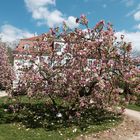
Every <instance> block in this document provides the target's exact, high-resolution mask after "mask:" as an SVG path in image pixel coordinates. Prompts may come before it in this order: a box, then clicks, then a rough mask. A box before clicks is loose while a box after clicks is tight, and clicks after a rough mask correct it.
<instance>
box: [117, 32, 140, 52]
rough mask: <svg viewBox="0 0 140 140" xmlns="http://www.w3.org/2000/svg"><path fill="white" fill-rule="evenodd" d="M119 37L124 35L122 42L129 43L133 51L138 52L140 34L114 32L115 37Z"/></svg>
mask: <svg viewBox="0 0 140 140" xmlns="http://www.w3.org/2000/svg"><path fill="white" fill-rule="evenodd" d="M121 35H124V36H125V38H124V40H125V41H126V42H131V43H132V46H133V50H136V51H140V32H139V31H137V32H127V31H125V30H123V31H120V32H116V36H117V37H118V38H120V36H121Z"/></svg>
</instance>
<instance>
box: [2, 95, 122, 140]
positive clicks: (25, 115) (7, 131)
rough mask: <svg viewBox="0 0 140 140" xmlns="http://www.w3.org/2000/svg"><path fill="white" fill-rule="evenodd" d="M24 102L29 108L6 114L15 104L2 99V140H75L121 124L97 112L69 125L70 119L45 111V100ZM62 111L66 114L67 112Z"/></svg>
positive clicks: (117, 118) (109, 116) (90, 112)
mask: <svg viewBox="0 0 140 140" xmlns="http://www.w3.org/2000/svg"><path fill="white" fill-rule="evenodd" d="M22 99H23V101H22V103H23V104H24V105H26V108H25V110H24V111H23V110H22V111H21V112H18V113H11V112H10V111H7V108H8V106H9V105H10V104H11V103H12V102H13V101H9V100H7V98H6V97H4V98H1V99H0V140H31V139H32V140H65V139H74V138H75V137H77V136H79V135H86V134H89V133H94V132H99V131H103V130H106V129H109V128H111V127H114V126H115V125H117V124H118V123H119V122H121V119H120V117H118V116H117V117H116V116H114V115H113V114H112V115H111V114H110V112H102V113H103V114H102V116H98V115H99V114H96V115H95V114H94V113H97V111H95V110H90V111H89V112H88V111H87V112H86V113H85V114H83V119H82V120H79V119H77V118H74V119H72V120H71V121H70V122H69V120H67V119H62V118H61V119H60V118H57V117H54V116H53V114H51V113H52V112H51V111H50V110H49V109H46V108H45V107H44V104H43V102H44V101H45V99H44V101H43V100H38V101H36V100H32V101H30V104H29V101H28V100H27V99H26V97H23V98H22ZM31 103H32V105H31ZM62 110H63V111H64V112H65V111H66V110H65V108H62ZM63 111H62V113H63ZM100 113H101V112H100ZM44 114H47V115H44ZM100 115H101V114H100ZM39 116H40V118H39V119H37V117H39ZM84 116H85V117H84ZM93 116H94V117H93ZM40 122H41V123H40Z"/></svg>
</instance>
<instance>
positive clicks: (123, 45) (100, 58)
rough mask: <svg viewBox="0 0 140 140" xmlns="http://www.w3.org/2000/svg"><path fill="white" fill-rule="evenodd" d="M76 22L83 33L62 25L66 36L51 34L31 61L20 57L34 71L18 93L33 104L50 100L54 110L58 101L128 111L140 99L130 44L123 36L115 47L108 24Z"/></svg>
mask: <svg viewBox="0 0 140 140" xmlns="http://www.w3.org/2000/svg"><path fill="white" fill-rule="evenodd" d="M76 22H77V24H79V27H80V26H84V28H82V27H81V29H80V28H75V29H74V30H71V29H69V28H68V26H67V25H66V23H63V30H59V28H54V29H50V31H49V32H48V33H46V34H44V35H43V36H42V38H41V39H39V40H36V41H35V42H34V46H35V47H34V48H31V49H30V50H28V51H29V53H30V56H27V55H26V56H25V55H24V56H22V58H23V59H25V60H26V61H29V62H30V66H28V67H27V66H26V67H23V68H22V72H23V73H22V75H21V80H20V83H19V87H18V90H19V91H20V89H21V88H22V89H23V87H24V90H25V91H26V92H25V93H26V94H27V96H28V97H30V98H31V97H36V96H40V97H44V96H47V97H48V98H50V99H51V101H52V103H53V105H54V107H55V109H56V110H57V104H56V102H55V100H56V99H61V102H62V103H64V104H65V103H68V104H69V105H70V106H72V107H77V108H79V110H81V111H82V110H83V109H85V108H89V107H97V108H102V109H109V110H112V109H114V107H116V106H118V105H119V106H121V105H124V104H125V102H128V101H129V99H130V97H132V96H133V97H134V95H135V94H139V93H140V77H139V76H138V75H139V74H140V70H139V69H138V67H137V65H136V63H138V62H136V59H135V61H134V60H133V58H132V57H131V50H132V46H131V43H127V42H124V40H123V38H124V36H121V41H120V42H117V38H116V37H115V35H114V34H115V32H114V30H113V28H112V25H111V24H110V23H107V24H105V23H104V21H100V22H99V23H97V24H96V25H95V26H94V27H93V28H89V26H88V20H87V19H86V17H85V16H84V15H82V16H81V17H80V18H77V19H76ZM44 38H46V39H47V41H44ZM56 41H58V42H59V43H60V45H58V44H57V45H56V44H55V42H56ZM60 46H61V52H58V49H59V48H60ZM37 60H38V61H37ZM137 61H138V59H137ZM19 94H20V93H19ZM79 112H80V111H79ZM79 114H80V113H79Z"/></svg>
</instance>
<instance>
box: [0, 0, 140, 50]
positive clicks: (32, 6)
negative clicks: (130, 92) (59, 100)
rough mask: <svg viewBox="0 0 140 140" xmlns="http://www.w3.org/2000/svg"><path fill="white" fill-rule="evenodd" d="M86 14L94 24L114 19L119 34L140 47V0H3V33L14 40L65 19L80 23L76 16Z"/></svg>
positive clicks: (0, 15)
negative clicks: (76, 20)
mask: <svg viewBox="0 0 140 140" xmlns="http://www.w3.org/2000/svg"><path fill="white" fill-rule="evenodd" d="M81 14H85V15H86V16H87V18H88V19H89V23H90V27H93V26H94V25H95V24H96V23H97V22H98V21H100V20H102V19H103V20H105V21H106V22H108V21H110V22H111V23H112V24H113V25H114V29H115V30H116V32H117V33H116V34H117V35H120V34H122V33H123V34H125V36H126V39H127V40H130V41H132V42H133V44H134V47H135V49H138V50H140V47H139V44H140V41H139V40H140V0H1V4H0V36H1V38H2V39H3V40H4V41H10V42H11V41H14V40H16V39H20V38H26V37H30V36H33V34H34V33H35V32H37V34H41V33H44V32H47V31H48V30H49V28H50V27H55V26H59V25H61V23H62V22H63V21H66V22H67V24H68V25H69V26H70V27H71V28H74V27H77V26H78V25H77V24H75V18H76V17H79V16H80V15H81Z"/></svg>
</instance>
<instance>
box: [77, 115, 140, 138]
mask: <svg viewBox="0 0 140 140" xmlns="http://www.w3.org/2000/svg"><path fill="white" fill-rule="evenodd" d="M77 140H140V121H139V120H138V119H135V118H132V117H130V116H125V117H124V121H123V122H122V123H121V124H120V125H118V126H117V127H115V128H112V129H110V130H106V131H104V132H100V133H97V134H91V135H89V136H82V137H79V138H77Z"/></svg>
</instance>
